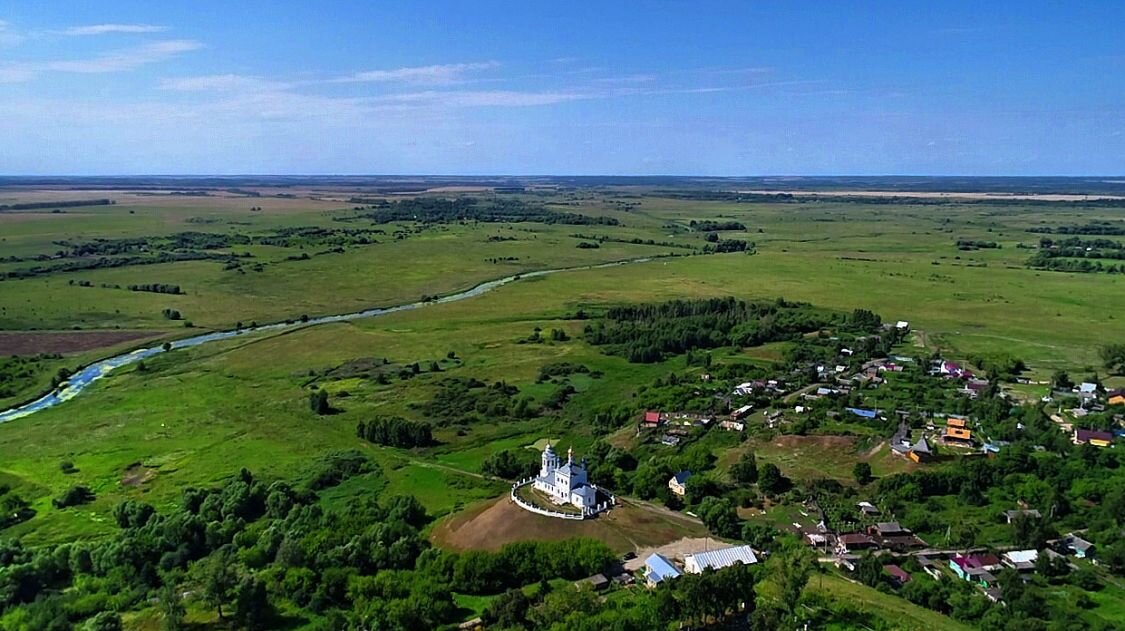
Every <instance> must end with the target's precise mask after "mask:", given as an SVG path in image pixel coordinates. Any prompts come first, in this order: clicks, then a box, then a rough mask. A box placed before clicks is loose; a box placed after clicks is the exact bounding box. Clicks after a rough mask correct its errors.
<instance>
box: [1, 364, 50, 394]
mask: <svg viewBox="0 0 1125 631" xmlns="http://www.w3.org/2000/svg"><path fill="white" fill-rule="evenodd" d="M61 358H62V356H61V355H58V354H54V353H51V354H46V353H43V354H39V355H31V356H22V355H11V356H7V357H0V398H3V397H12V396H15V395H16V394H18V393H19V392H21V391H22V390H24V389H27V388H30V387H32V386H33V385H35V382H36V380H37V379H38V377H39V375H40V374H42V372H44V371H45V370H46V369H47V365H48V362H50V361H52V360H57V359H61Z"/></svg>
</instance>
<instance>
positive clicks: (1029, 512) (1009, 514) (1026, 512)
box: [1004, 508, 1043, 524]
mask: <svg viewBox="0 0 1125 631" xmlns="http://www.w3.org/2000/svg"><path fill="white" fill-rule="evenodd" d="M1020 517H1030V518H1033V519H1041V518H1042V517H1043V515H1042V514H1040V513H1039V511H1037V510H1035V509H1034V508H1030V509H1020V510H1006V511H1004V519H1005V520H1007V522H1008V523H1009V524H1010V523H1012V522H1014V521H1015V520H1017V519H1019V518H1020Z"/></svg>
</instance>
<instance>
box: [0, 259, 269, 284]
mask: <svg viewBox="0 0 1125 631" xmlns="http://www.w3.org/2000/svg"><path fill="white" fill-rule="evenodd" d="M251 257H252V255H251V254H249V253H243V254H233V253H222V252H159V253H157V254H155V255H152V256H145V255H137V256H117V257H107V256H99V257H97V258H81V259H75V260H72V261H64V262H62V263H56V264H54V265H36V266H33V267H25V268H20V269H13V270H8V271H6V272H4V273H3V274H2V275H0V278H8V279H12V280H16V279H22V278H36V277H40V276H48V275H50V274H59V273H65V272H83V271H87V270H94V269H111V268H117V267H131V266H134V265H157V264H161V263H177V262H180V261H223V262H228V261H233V260H237V259H239V258H251Z"/></svg>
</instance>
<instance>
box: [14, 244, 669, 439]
mask: <svg viewBox="0 0 1125 631" xmlns="http://www.w3.org/2000/svg"><path fill="white" fill-rule="evenodd" d="M650 260H652V259H651V257H646V258H639V259H629V260H625V261H616V262H613V263H602V264H600V265H586V266H582V267H566V268H559V269H548V270H539V271H535V272H527V273H525V274H515V275H512V276H505V277H504V278H498V279H496V280H490V281H487V282H484V283H481V284H479V285H476V286H475V287H472V288H471V289H466V290H465V291H460V292H457V293H455V294H449V295H448V296H442V297H441V298H438V299H436V300H432V301H429V302H421V301H419V302H412V303H409V304H404V305H398V306H394V307H383V308H375V309H367V310H365V311H356V312H354V313H344V314H340V315H330V316H321V317H319V318H309V320H308V321H307V322H292V323H286V322H278V323H276V324H267V325H265V326H259V327H257V328H253V329H238V330H231V331H216V332H213V333H205V334H203V335H196V336H194V337H188V338H184V339H180V340H176V341H174V342H172V343H171V345H172V346H171V348H172V350H176V349H181V348H191V347H193V346H200V345H203V344H207V343H209V342H217V341H219V340H226V339H230V338H232V337H238V336H240V335H249V334H252V333H268V332H272V331H284V330H286V329H295V328H298V327H306V326H315V325H317V324H328V323H331V322H348V321H351V320H360V319H363V318H374V317H378V316H383V315H387V314H389V313H397V312H399V311H410V310H412V309H420V308H422V307H425V306H427V305H434V304H444V303H447V302H457V301H458V300H465V299H467V298H474V297H476V296H480V295H482V294H486V293H488V292H490V291H492V290H493V289H496V288H498V287H503V286H504V285H507V284H509V283H512V282H515V281H517V280H520V279H521V278H535V277H537V276H546V275H548V274H556V273H559V272H570V271H581V270H592V269H602V268H606V267H616V266H619V265H627V264H629V263H644V262H646V261H650ZM163 352H164V348H163V345H160V346H153V347H151V348H138V349H136V350H133V351H129V352H127V353H122V354H120V355H115V356H113V357H109V358H106V359H103V360H101V361H98V362H95V363H93V364H90V365H89V366H86V367H84V368H82V369H81V370H79V371H77V372H76V373H74V374H73V375H71V376H70V379H68V380H67V381H66V382H65V383H64V384H62V385H61V386H59V387H58V388H57V389H55V390H53V391H51V392H49V393H47V394H45V395H43V396H41V397H39V398H38V399H36V400H34V401H32V402H30V403H26V404H24V405H21V406H18V407H14V408H11V409H8V410H5V411H3V412H0V423H6V422H8V421H14V420H16V419H18V418H23V417H25V416H30V415H32V414H35V413H36V412H39V411H41V410H46V409H47V408H52V407H55V406H56V405H59V404H60V403H63V402H65V401H69V400H71V399H73V398H74V397H76V396H78V395H79V394H80V393H81V392H82V391H83V390H85V389H86V388H87V387H89V386H90V384H92V383H94V382H95V381H97V380H99V379H101V378H103V377H105V376H106V375H108V374H109V373H111V372H113V371H114V370H115V369H117V368H120V367H122V366H128V365H130V364H135V363H137V362H139V361H141V360H143V359H147V358H149V357H152V356H153V355H159V354H160V353H163Z"/></svg>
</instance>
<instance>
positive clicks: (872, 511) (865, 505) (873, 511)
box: [856, 502, 879, 516]
mask: <svg viewBox="0 0 1125 631" xmlns="http://www.w3.org/2000/svg"><path fill="white" fill-rule="evenodd" d="M856 506H858V507H859V512H861V513H863V514H864V515H867V516H873V515H878V514H879V509H878V508H876V507H875V505H874V504H872V503H871V502H860V503H859V504H856Z"/></svg>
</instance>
